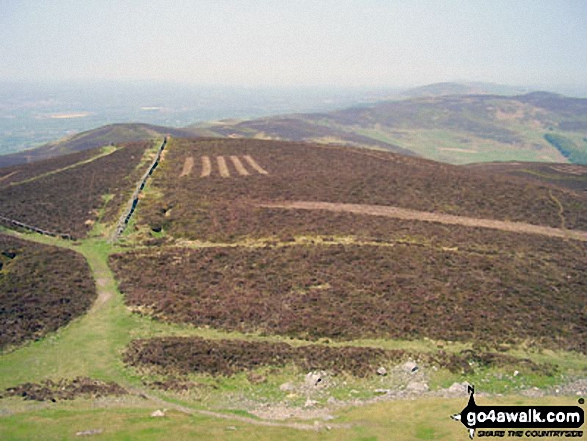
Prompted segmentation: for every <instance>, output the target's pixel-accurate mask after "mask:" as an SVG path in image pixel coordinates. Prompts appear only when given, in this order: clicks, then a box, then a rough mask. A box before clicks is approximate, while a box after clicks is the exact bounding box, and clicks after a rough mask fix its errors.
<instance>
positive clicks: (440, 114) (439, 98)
mask: <svg viewBox="0 0 587 441" xmlns="http://www.w3.org/2000/svg"><path fill="white" fill-rule="evenodd" d="M452 90H458V91H463V88H461V87H455V86H452V87H448V86H446V87H444V88H428V89H424V90H420V91H416V92H415V94H416V93H417V96H416V97H408V98H406V99H404V100H396V101H385V102H379V103H375V104H372V105H365V106H361V107H354V108H350V109H344V110H340V111H334V112H329V113H323V114H297V115H286V116H276V117H273V118H263V119H257V120H252V121H240V122H224V123H223V122H222V121H220V122H218V123H214V124H207V125H197V126H194V128H199V129H207V130H209V131H210V132H213V133H216V134H218V135H219V136H228V137H249V138H259V139H282V140H295V141H313V142H322V143H330V144H346V145H355V146H362V147H370V148H376V149H385V150H389V151H396V152H403V153H405V152H406V151H409V152H411V153H410V154H412V155H416V156H422V157H425V158H429V159H434V160H437V161H442V162H448V163H454V164H463V163H474V162H491V161H529V162H573V163H587V156H586V152H587V132H586V129H587V99H579V98H568V97H564V96H561V95H556V94H551V93H546V92H533V93H529V94H525V95H518V96H501V95H470V94H466V95H444V94H443V92H442V91H449V92H450V91H452ZM464 90H470V89H464ZM422 95H423V96H422Z"/></svg>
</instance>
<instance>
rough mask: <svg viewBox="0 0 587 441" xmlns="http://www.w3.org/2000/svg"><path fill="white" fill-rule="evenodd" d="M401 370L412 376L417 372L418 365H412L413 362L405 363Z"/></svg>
mask: <svg viewBox="0 0 587 441" xmlns="http://www.w3.org/2000/svg"><path fill="white" fill-rule="evenodd" d="M402 368H403V370H404V371H406V372H410V373H412V374H414V373H416V372H418V369H419V368H418V365H417V364H416V363H414V362H413V361H407V362H405V363H404V364H403V366H402Z"/></svg>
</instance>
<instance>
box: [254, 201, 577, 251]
mask: <svg viewBox="0 0 587 441" xmlns="http://www.w3.org/2000/svg"><path fill="white" fill-rule="evenodd" d="M259 206H260V207H266V208H286V209H291V210H326V211H332V212H339V213H340V212H344V213H355V214H363V215H368V216H383V217H392V218H395V219H405V220H416V221H422V222H438V223H441V224H449V225H463V226H465V227H481V228H491V229H494V230H502V231H510V232H513V233H527V234H539V235H541V236H550V237H560V238H564V239H574V240H579V241H583V242H587V231H579V230H565V229H562V228H552V227H545V226H541V225H532V224H527V223H524V222H507V221H498V220H492V219H477V218H473V217H465V216H453V215H451V214H442V213H429V212H426V211H416V210H408V209H405V208H398V207H389V206H383V205H360V204H339V203H336V204H335V203H331V202H309V201H295V202H274V203H262V204H259Z"/></svg>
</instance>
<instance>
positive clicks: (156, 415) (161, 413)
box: [151, 409, 165, 418]
mask: <svg viewBox="0 0 587 441" xmlns="http://www.w3.org/2000/svg"><path fill="white" fill-rule="evenodd" d="M151 416H152V417H154V418H160V417H164V416H165V409H163V410H156V411H155V412H153V413H152V414H151Z"/></svg>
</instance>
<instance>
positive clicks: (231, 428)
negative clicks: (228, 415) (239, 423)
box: [226, 426, 236, 432]
mask: <svg viewBox="0 0 587 441" xmlns="http://www.w3.org/2000/svg"><path fill="white" fill-rule="evenodd" d="M226 430H230V431H233V432H234V431H235V430H236V427H235V426H226Z"/></svg>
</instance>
